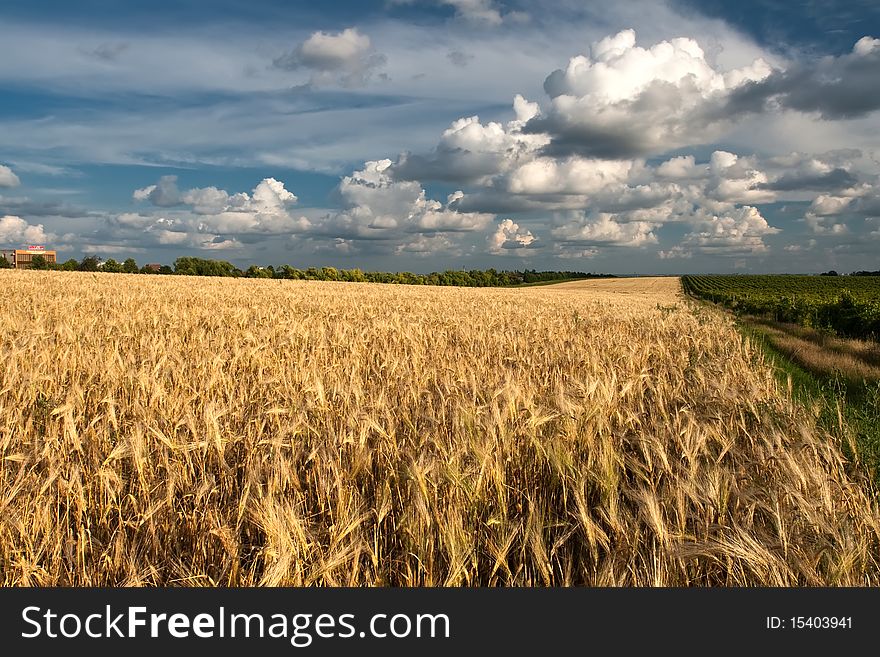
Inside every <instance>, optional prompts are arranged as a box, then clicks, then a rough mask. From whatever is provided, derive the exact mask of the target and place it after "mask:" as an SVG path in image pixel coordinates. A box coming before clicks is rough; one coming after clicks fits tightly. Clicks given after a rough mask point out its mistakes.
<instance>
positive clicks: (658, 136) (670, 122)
mask: <svg viewBox="0 0 880 657" xmlns="http://www.w3.org/2000/svg"><path fill="white" fill-rule="evenodd" d="M771 70H772V69H771V68H770V65H769V64H767V63H766V62H765V61H764V60H762V59H758V60H755V61H754V62H753V63H752V64H751V65H749V66H747V67H744V68H740V69H735V70H731V71H727V72H721V71H718V70H716V69H714V68H713V67H712V66H711V65H710V64H709V62H708V61H707V60H706V56H705V53H704V52H703V49H702V48H701V47H700V46H699V44H698V43H697V42H696V41H695V40H693V39H689V38H677V39H672V40H670V41H661V42H660V43H658V44H655V45H653V46H651V47H650V48H642V47H640V46H637V45H636V35H635V32H634V31H633V30H624V31H622V32H619V33H618V34H616V35H614V36H610V37H606V38H605V39H602V40H601V41H599V42H598V43H596V44H594V45H593V47H592V49H591V56H587V55H578V56H576V57H572V58H571V60H570V61H569V63H568V66H567V67H566V68H565V69H559V70H556V71H554V72H553V73H551V74H550V75H549V76H548V77H547V79H546V80H545V81H544V89H545V91H546V92H547V95H548V96H549V97H550V99H551V101H550V106H549V108H548V110H547V112H546V114H544V115H542V116H538V117H536V118H534V119H533V120H532V121H530V123H529V125H528V126H527V131H529V132H539V133H547V134H549V135H551V137H552V143H551V146H550V148H549V149H548V150H549V151H550V152H553V153H572V152H575V153H579V154H582V155H589V156H594V157H601V158H609V159H614V158H627V157H637V156H642V155H648V154H651V153H661V152H664V151H667V150H670V149H672V148H677V147H681V146H687V145H690V144H697V143H702V142H704V141H707V140H709V139H711V138H713V137H715V136H717V134H718V133H719V129H720V128H722V127H724V124H725V123H727V122H729V121H730V120H731V119H732V118H733V117H731V116H728V115H725V113H723V112H719V111H718V107H719V106H723V105H724V104H725V102H726V99H727V98H728V97H729V96H730V95H731V94H732V93H734V92H735V91H736V90H737V89H738V88H740V87H742V86H743V85H745V84H746V83H749V82H756V81H760V80H763V79H765V78H766V77H768V76H769V75H770V73H771Z"/></svg>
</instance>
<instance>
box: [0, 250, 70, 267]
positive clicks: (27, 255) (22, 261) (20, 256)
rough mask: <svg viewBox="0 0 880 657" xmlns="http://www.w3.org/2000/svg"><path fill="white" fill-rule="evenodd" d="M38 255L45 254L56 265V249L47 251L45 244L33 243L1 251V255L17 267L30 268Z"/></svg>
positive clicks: (47, 260)
mask: <svg viewBox="0 0 880 657" xmlns="http://www.w3.org/2000/svg"><path fill="white" fill-rule="evenodd" d="M38 255H39V256H43V257H44V258H45V259H46V262H48V263H50V264H53V265H54V264H55V263H56V262H57V261H56V254H55V251H47V250H46V247H44V246H36V245H32V246H29V247H28V248H26V249H14V250H9V251H0V257H2V258H6V260H7V262H9V264H10V265H12V266H13V267H15V268H16V269H29V268H30V266H31V260H33V258H34V256H38Z"/></svg>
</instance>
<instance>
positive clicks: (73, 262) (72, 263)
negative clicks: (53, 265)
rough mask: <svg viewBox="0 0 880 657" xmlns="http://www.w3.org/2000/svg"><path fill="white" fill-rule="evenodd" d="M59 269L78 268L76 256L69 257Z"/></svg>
mask: <svg viewBox="0 0 880 657" xmlns="http://www.w3.org/2000/svg"><path fill="white" fill-rule="evenodd" d="M59 269H61V271H76V270H77V269H79V260H77V259H76V258H71V259H70V260H68V261H67V262H65V263H64V264H63V265H61V267H60V268H59Z"/></svg>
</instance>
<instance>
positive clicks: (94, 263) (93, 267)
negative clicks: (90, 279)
mask: <svg viewBox="0 0 880 657" xmlns="http://www.w3.org/2000/svg"><path fill="white" fill-rule="evenodd" d="M99 262H101V259H100V258H99V257H98V256H94V255H91V256H86V257H85V258H83V259H82V262H80V263H79V270H80V271H98V263H99Z"/></svg>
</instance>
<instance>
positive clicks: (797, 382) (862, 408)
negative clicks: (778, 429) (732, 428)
mask: <svg viewBox="0 0 880 657" xmlns="http://www.w3.org/2000/svg"><path fill="white" fill-rule="evenodd" d="M737 326H738V327H739V330H740V332H741V333H742V334H743V335H745V336H748V337H749V338H750V339H751V340H752V341H754V343H755V344H757V345H760V347H761V348H762V350H763V352H764V354H765V355H766V356H767V358H768V360H769V362H770V363H771V364H772V365H773V368H774V370H775V372H776V374H777V376H778V377H779V379H780V381H781V382H783V383H785V384H786V385H788V382H789V381H790V382H791V390H792V394H793V396H794V398H795V399H796V400H798V401H799V402H801V403H802V404H804V406H806V407H808V408H816V409H817V412H818V413H819V422H820V425H821V426H822V427H823V428H824V429H825V430H827V431H828V432H829V433H831V434H832V435H834V436H836V437H837V438H838V439H839V440H840V442H841V444H842V445H843V446H844V449H845V450H846V451H847V456H848V457H849V458H851V459H853V460H854V461H855V462H857V463H858V464H860V465H861V467H863V468H864V469H865V470H866V471H867V472H868V473H869V474H870V475H871V476H872V478H873V479H874V480H875V481H877V482H878V483H880V383H878V382H876V381H870V380H865V379H861V380H859V379H856V378H853V377H847V376H844V375H842V374H841V373H834V374H829V373H827V372H825V371H820V370H816V369H811V368H810V367H809V366H808V364H806V363H804V362H798V361H797V360H796V359H795V358H793V357H792V355H791V354H787V353H785V352H784V351H783V350H782V349H780V348H779V347H778V346H776V345H774V344H773V343H772V341H771V339H770V337H769V335H768V332H767V329H766V327H765V326H762V325H761V324H760V323H756V322H752V321H749V320H747V319H742V318H739V319H738V320H737Z"/></svg>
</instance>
